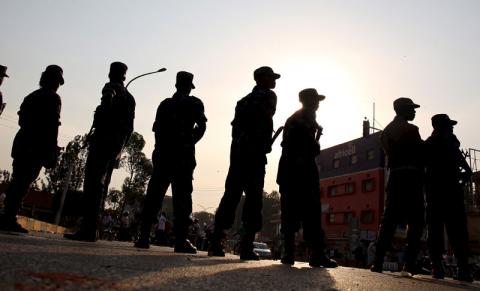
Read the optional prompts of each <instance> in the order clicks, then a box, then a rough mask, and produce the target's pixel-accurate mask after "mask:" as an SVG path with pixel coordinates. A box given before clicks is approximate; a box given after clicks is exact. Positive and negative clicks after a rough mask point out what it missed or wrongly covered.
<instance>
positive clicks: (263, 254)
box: [253, 242, 272, 260]
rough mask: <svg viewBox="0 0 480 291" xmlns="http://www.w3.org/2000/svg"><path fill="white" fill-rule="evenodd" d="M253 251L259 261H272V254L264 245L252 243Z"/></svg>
mask: <svg viewBox="0 0 480 291" xmlns="http://www.w3.org/2000/svg"><path fill="white" fill-rule="evenodd" d="M253 251H254V252H255V253H257V255H258V256H259V257H260V259H269V260H271V259H272V252H271V251H270V248H269V247H268V246H267V244H266V243H263V242H253Z"/></svg>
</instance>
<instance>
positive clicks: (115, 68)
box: [108, 62, 128, 83]
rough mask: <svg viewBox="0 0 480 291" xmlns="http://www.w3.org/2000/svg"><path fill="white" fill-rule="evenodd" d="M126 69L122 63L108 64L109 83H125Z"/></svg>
mask: <svg viewBox="0 0 480 291" xmlns="http://www.w3.org/2000/svg"><path fill="white" fill-rule="evenodd" d="M127 70H128V67H127V65H125V64H124V63H122V62H113V63H111V64H110V72H109V73H108V78H109V79H110V81H111V82H118V83H123V81H125V79H126V78H127V77H126V74H127Z"/></svg>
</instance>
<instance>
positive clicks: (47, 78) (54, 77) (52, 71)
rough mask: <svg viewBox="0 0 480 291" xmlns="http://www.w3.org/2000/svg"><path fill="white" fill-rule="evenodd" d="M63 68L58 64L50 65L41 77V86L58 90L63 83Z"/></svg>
mask: <svg viewBox="0 0 480 291" xmlns="http://www.w3.org/2000/svg"><path fill="white" fill-rule="evenodd" d="M64 83H65V80H64V79H63V69H62V68H61V67H60V66H57V65H50V66H48V67H47V68H46V69H45V71H44V72H43V73H42V76H41V77H40V87H42V88H46V89H51V90H54V91H57V89H58V87H60V85H63V84H64Z"/></svg>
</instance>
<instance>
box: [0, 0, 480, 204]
mask: <svg viewBox="0 0 480 291" xmlns="http://www.w3.org/2000/svg"><path fill="white" fill-rule="evenodd" d="M0 7H1V8H0V25H1V27H2V33H1V42H0V64H3V65H6V66H8V73H9V75H10V78H9V79H6V80H5V82H4V84H3V86H2V87H1V88H0V90H1V91H2V92H3V95H4V99H5V102H7V107H6V110H5V112H4V114H3V115H2V116H1V117H0V134H1V139H0V168H7V169H10V168H11V158H10V148H11V144H12V140H13V137H14V134H15V133H16V131H17V129H18V126H17V125H16V121H17V114H16V112H17V111H18V108H19V106H20V103H21V101H22V100H23V98H24V97H25V96H26V95H28V94H29V93H30V92H31V91H33V90H35V89H36V88H37V87H38V85H37V84H38V80H39V77H40V73H41V72H42V71H43V70H44V68H45V66H47V65H49V64H58V65H60V66H62V67H63V69H64V77H65V85H64V86H63V87H61V88H60V90H59V91H58V93H59V94H60V95H61V96H62V100H63V108H62V118H61V120H62V126H61V128H60V136H59V143H60V145H61V146H64V145H66V144H67V142H68V141H69V140H70V139H71V138H72V137H73V136H75V135H77V134H84V133H86V132H87V131H88V129H89V127H90V125H91V122H92V117H93V110H94V109H95V107H96V106H97V105H98V104H99V101H100V97H101V94H100V93H101V88H102V86H103V84H104V83H105V82H107V74H108V67H109V64H110V62H112V61H117V60H118V61H122V62H125V63H126V64H128V66H129V71H128V75H127V79H128V80H129V79H131V78H133V77H134V76H136V75H138V74H141V73H145V72H149V71H153V70H156V69H158V68H161V67H166V68H167V69H168V71H166V72H164V73H160V74H156V75H152V76H149V77H145V78H143V79H139V80H138V81H135V83H132V85H131V86H130V87H129V90H130V91H131V93H132V94H133V95H134V96H135V97H136V100H137V109H136V119H135V130H136V131H137V132H139V133H141V134H142V135H143V136H144V137H145V139H146V141H147V145H146V147H145V152H146V154H147V155H149V156H150V154H151V152H152V150H153V145H154V136H153V133H152V131H151V126H152V123H153V120H154V117H155V111H156V108H157V106H158V104H159V103H160V101H161V100H163V99H164V98H166V97H170V96H171V95H172V94H173V93H174V89H175V88H174V83H175V74H176V72H177V71H179V70H187V71H190V72H192V73H194V74H195V79H194V83H195V85H196V88H197V89H195V90H194V91H192V94H193V95H195V96H197V97H199V98H201V99H202V100H203V102H204V104H205V109H206V115H207V117H208V124H207V131H206V134H205V136H204V138H203V139H202V140H201V141H200V142H199V144H198V145H197V163H198V166H197V168H196V171H195V181H194V189H195V190H194V193H193V200H194V205H193V206H194V210H202V209H207V210H208V211H214V210H215V208H216V207H217V205H218V203H219V201H220V198H221V195H222V194H223V187H224V182H225V177H226V174H227V171H228V155H229V147H230V142H231V139H230V129H231V127H230V122H231V120H232V118H233V113H234V108H235V104H236V102H237V101H238V99H240V98H241V97H243V96H245V95H246V94H248V93H249V92H250V91H251V89H252V87H253V86H254V81H253V76H252V73H253V70H254V69H255V68H257V67H259V66H262V65H269V66H271V67H272V68H273V69H274V70H275V71H277V72H278V73H280V74H281V75H282V78H281V79H279V80H278V82H277V88H276V89H275V92H276V93H277V95H278V108H277V114H276V115H275V118H274V121H275V127H278V126H280V125H282V124H283V123H284V122H285V120H286V119H287V118H288V116H289V115H291V114H292V113H293V112H294V111H295V110H297V109H298V108H299V103H298V95H297V94H298V92H299V91H300V90H301V89H304V88H307V87H314V88H317V90H318V91H319V92H320V93H322V94H325V95H326V96H327V98H326V100H325V101H324V102H322V103H321V105H320V109H319V112H318V115H317V120H318V122H319V123H320V124H321V125H322V126H323V127H324V135H323V136H322V139H321V144H322V147H323V148H326V147H329V146H332V145H335V144H338V143H342V142H345V141H348V140H351V139H354V138H358V137H360V136H361V132H362V128H361V125H362V120H363V117H364V116H368V117H369V118H370V119H371V116H372V104H373V102H375V104H376V119H377V120H378V121H379V123H380V125H378V126H385V125H386V124H387V123H388V122H389V121H390V120H391V119H392V118H393V114H394V113H393V110H392V105H391V104H392V101H393V100H394V99H395V98H397V97H400V96H408V97H411V98H412V99H414V101H415V102H416V103H418V104H420V105H422V107H421V108H419V110H418V113H417V118H416V120H415V121H414V123H415V124H417V125H418V126H419V127H420V132H421V134H422V137H423V138H426V137H428V135H429V134H430V132H431V125H430V117H431V116H432V115H433V114H436V113H448V114H449V115H450V117H451V118H453V119H456V120H458V121H459V124H458V126H457V127H456V129H455V130H456V134H457V136H458V137H459V139H460V141H461V142H462V147H464V148H468V147H472V148H480V136H479V134H478V124H479V123H478V120H479V117H478V116H479V114H478V113H479V109H480V106H479V105H480V100H479V98H478V94H479V92H480V82H479V76H480V53H479V47H480V18H479V17H478V15H479V13H480V1H476V0H462V1H454V0H451V1H445V0H443V1H442V0H431V1H427V0H423V1H418V0H415V1H380V0H378V1H373V0H370V1H367V0H362V1H360V0H357V1H353V0H352V1H332V0H330V1H320V0H312V1H301V0H297V1H279V0H271V1H260V0H256V1H250V0H248V1H247V0H243V1H226V0H224V1H220V0H219V1H207V0H204V1H199V0H192V1H178V0H172V1H158V0H152V1H119V0H116V1H113V0H112V1H98V0H97V1H93V0H88V1H87V0H83V1H73V0H42V1H34V0H31V1H24V0H11V1H10V0H8V1H7V0H0ZM280 151H281V149H280V146H279V142H277V143H276V144H275V146H274V149H273V152H272V153H271V154H269V156H268V159H269V163H268V165H267V175H266V180H265V190H266V191H268V192H270V191H271V190H275V189H278V187H277V185H276V183H275V176H276V172H277V166H278V159H279V157H280ZM124 175H125V173H122V172H121V171H117V172H116V173H115V174H114V181H113V183H112V185H111V186H114V187H117V188H119V187H120V185H121V183H122V181H123V178H124Z"/></svg>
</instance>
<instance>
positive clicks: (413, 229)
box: [375, 169, 425, 267]
mask: <svg viewBox="0 0 480 291" xmlns="http://www.w3.org/2000/svg"><path fill="white" fill-rule="evenodd" d="M386 192H387V193H386V194H387V198H386V200H385V209H384V212H383V217H382V222H381V225H380V229H379V233H378V239H377V248H376V253H375V264H377V265H379V264H383V257H384V256H385V252H386V251H387V249H388V248H389V247H390V246H391V242H392V238H393V235H394V234H395V230H396V228H397V226H398V225H399V224H407V225H408V228H407V244H408V245H407V250H406V265H407V267H410V266H412V267H413V266H414V265H415V262H416V259H417V256H418V253H419V251H420V239H421V236H422V234H423V229H424V226H425V198H424V194H423V175H422V174H421V173H420V172H419V171H417V170H409V169H406V170H393V171H391V172H390V175H389V179H388V182H387V189H386Z"/></svg>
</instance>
